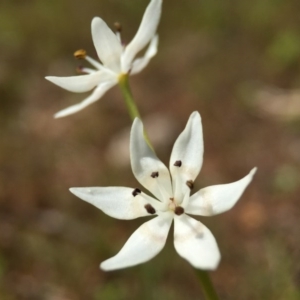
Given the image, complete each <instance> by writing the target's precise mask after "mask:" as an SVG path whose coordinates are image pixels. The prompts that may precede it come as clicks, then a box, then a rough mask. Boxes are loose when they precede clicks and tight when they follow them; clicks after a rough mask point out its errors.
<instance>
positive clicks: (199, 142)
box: [170, 112, 203, 203]
mask: <svg viewBox="0 0 300 300" xmlns="http://www.w3.org/2000/svg"><path fill="white" fill-rule="evenodd" d="M202 160H203V135H202V125H201V117H200V114H199V113H198V112H193V113H192V114H191V116H190V118H189V120H188V122H187V125H186V127H185V129H184V130H183V132H182V133H181V134H180V135H179V137H178V138H177V140H176V142H175V144H174V147H173V150H172V154H171V158H170V172H171V175H172V180H173V186H174V194H175V195H174V196H175V200H176V201H177V203H181V202H182V200H183V197H184V195H185V194H186V192H187V191H188V190H189V187H188V186H187V182H188V181H192V182H193V181H194V180H195V178H196V177H197V175H198V174H199V172H200V169H201V166H202Z"/></svg>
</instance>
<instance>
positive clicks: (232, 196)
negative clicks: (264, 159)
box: [185, 168, 256, 216]
mask: <svg viewBox="0 0 300 300" xmlns="http://www.w3.org/2000/svg"><path fill="white" fill-rule="evenodd" d="M255 172H256V168H254V169H252V170H251V172H250V173H249V174H248V175H247V176H245V177H244V178H242V179H240V180H238V181H236V182H233V183H228V184H220V185H213V186H209V187H206V188H204V189H201V190H200V191H198V192H197V193H195V194H194V195H193V196H192V197H191V198H190V200H189V202H188V205H187V207H186V208H185V212H186V213H188V214H193V215H200V216H212V215H217V214H220V213H222V212H225V211H227V210H229V209H231V208H232V207H233V206H234V205H235V204H236V202H237V201H238V200H239V198H240V197H241V195H242V193H243V192H244V190H245V189H246V187H247V186H248V184H249V183H250V182H251V180H252V177H253V175H254V174H255Z"/></svg>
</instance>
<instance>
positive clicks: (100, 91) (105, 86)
mask: <svg viewBox="0 0 300 300" xmlns="http://www.w3.org/2000/svg"><path fill="white" fill-rule="evenodd" d="M115 84H116V81H107V82H104V83H101V84H100V85H99V86H98V87H97V88H96V89H95V90H94V91H93V93H92V94H91V95H90V96H89V97H87V98H86V99H84V100H83V101H82V102H80V103H78V104H75V105H72V106H69V107H68V108H65V109H63V110H61V111H59V112H58V113H56V114H55V115H54V117H55V118H61V117H65V116H68V115H71V114H74V113H76V112H78V111H80V110H82V109H84V108H86V107H87V106H89V105H90V104H92V103H94V102H95V101H97V100H99V99H100V98H101V97H102V96H103V95H104V94H105V93H106V92H107V91H108V90H109V89H110V88H111V87H112V86H114V85H115Z"/></svg>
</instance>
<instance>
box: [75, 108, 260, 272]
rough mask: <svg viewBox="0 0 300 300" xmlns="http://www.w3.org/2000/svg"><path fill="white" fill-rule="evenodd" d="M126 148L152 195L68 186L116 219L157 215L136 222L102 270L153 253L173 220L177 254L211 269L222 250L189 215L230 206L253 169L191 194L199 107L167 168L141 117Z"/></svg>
mask: <svg viewBox="0 0 300 300" xmlns="http://www.w3.org/2000/svg"><path fill="white" fill-rule="evenodd" d="M130 152H131V166H132V171H133V173H134V175H135V177H136V179H137V180H138V181H139V182H140V184H141V185H143V186H144V187H145V188H146V189H147V190H149V191H150V192H151V193H152V194H153V195H154V196H155V197H156V198H153V197H151V196H148V195H147V194H144V193H143V192H142V191H141V190H139V189H137V188H136V189H133V188H127V187H89V188H71V189H70V191H71V192H72V193H73V194H75V195H76V196H78V197H79V198H81V199H83V200H85V201H87V202H89V203H91V204H93V205H95V206H96V207H98V208H100V209H101V210H102V211H103V212H104V213H106V214H108V215H109V216H111V217H114V218H117V219H125V220H128V219H134V218H138V217H144V216H152V215H153V216H156V217H155V218H153V219H151V220H150V221H148V222H146V223H144V224H143V225H142V226H140V227H139V228H138V229H137V230H136V231H135V232H134V233H133V234H132V235H131V237H130V238H129V239H128V241H127V242H126V244H125V245H124V247H123V248H122V249H121V251H120V252H119V253H118V254H117V255H115V256H114V257H112V258H110V259H108V260H106V261H104V262H103V263H101V265H100V267H101V269H103V270H105V271H109V270H115V269H121V268H126V267H130V266H134V265H137V264H140V263H143V262H146V261H148V260H149V259H151V258H153V257H154V256H155V255H157V254H158V253H159V252H160V251H161V250H162V248H163V247H164V245H165V242H166V239H167V235H168V232H169V229H170V226H171V223H172V221H173V220H174V246H175V249H176V251H177V252H178V254H179V255H180V256H182V257H183V258H185V259H186V260H187V261H189V262H190V263H191V264H192V265H193V266H194V267H195V268H200V269H206V270H213V269H215V268H216V267H217V266H218V263H219V261H220V253H219V249H218V246H217V243H216V240H215V238H214V236H213V235H212V233H211V232H210V231H209V229H208V228H207V227H205V226H204V225H203V224H202V223H201V222H199V221H197V220H195V219H193V218H191V217H189V216H188V215H187V214H192V215H199V216H213V215H216V214H220V213H222V212H225V211H227V210H229V209H231V208H232V207H233V206H234V204H235V203H236V202H237V200H238V199H239V198H240V196H241V195H242V193H243V192H244V190H245V188H246V187H247V186H248V184H249V183H250V182H251V180H252V177H253V174H254V173H255V171H256V168H254V169H253V170H252V171H251V172H250V173H249V174H248V175H247V176H245V177H244V178H242V179H240V180H238V181H236V182H233V183H229V184H222V185H214V186H210V187H207V188H204V189H201V190H199V191H198V192H196V193H195V194H193V195H192V196H190V192H191V189H193V183H194V180H195V178H196V177H197V175H198V173H199V171H200V169H201V166H202V157H203V137H202V126H201V119H200V115H199V113H198V112H194V113H192V115H191V116H190V118H189V121H188V123H187V125H186V127H185V129H184V131H183V132H182V133H181V134H180V135H179V137H178V138H177V140H176V142H175V144H174V147H173V150H172V154H171V159H170V167H169V169H170V172H169V170H168V169H167V167H166V166H165V165H164V164H163V163H162V162H161V161H160V160H159V159H158V158H157V156H156V155H155V153H154V152H153V151H152V150H151V148H150V147H149V146H148V145H147V143H146V142H145V140H144V137H143V124H142V122H141V121H140V120H139V119H135V121H134V123H133V125H132V130H131V138H130ZM170 175H171V176H170ZM171 179H172V180H171Z"/></svg>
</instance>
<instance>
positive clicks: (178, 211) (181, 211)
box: [175, 206, 184, 216]
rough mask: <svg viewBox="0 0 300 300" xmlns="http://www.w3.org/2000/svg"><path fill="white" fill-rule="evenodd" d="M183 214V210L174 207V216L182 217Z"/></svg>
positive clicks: (179, 207)
mask: <svg viewBox="0 0 300 300" xmlns="http://www.w3.org/2000/svg"><path fill="white" fill-rule="evenodd" d="M183 213H184V209H183V208H182V207H181V206H176V208H175V214H176V215H177V216H180V215H182V214H183Z"/></svg>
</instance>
